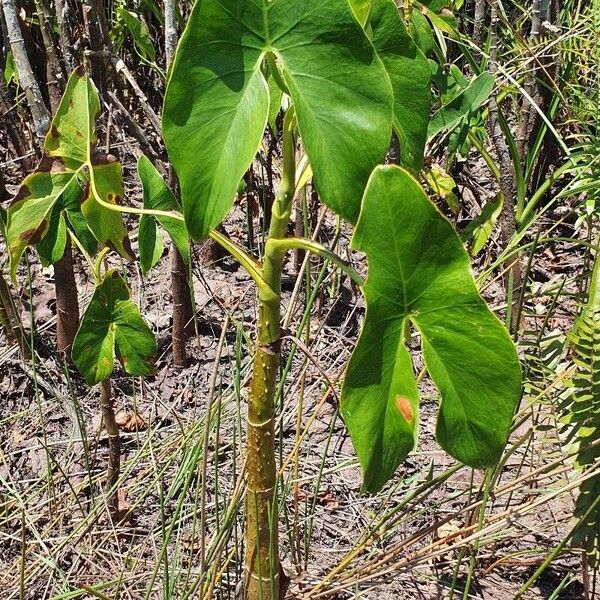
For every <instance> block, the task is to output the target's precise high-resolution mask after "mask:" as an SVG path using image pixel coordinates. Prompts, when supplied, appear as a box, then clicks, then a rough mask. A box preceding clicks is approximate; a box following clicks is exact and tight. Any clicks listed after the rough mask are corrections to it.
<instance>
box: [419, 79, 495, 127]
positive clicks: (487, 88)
mask: <svg viewBox="0 0 600 600" xmlns="http://www.w3.org/2000/svg"><path fill="white" fill-rule="evenodd" d="M494 83H495V79H494V76H493V75H492V74H491V73H488V72H487V71H485V72H483V73H481V75H478V76H477V77H475V79H473V81H471V83H470V84H469V87H467V89H466V90H464V91H463V92H461V93H460V94H458V96H456V97H455V98H454V99H453V100H451V101H450V102H448V104H446V105H444V106H442V107H441V108H439V109H438V110H437V111H436V112H435V113H434V115H433V117H431V121H430V122H429V127H428V129H427V137H428V138H431V137H433V136H434V135H436V134H437V133H439V132H440V131H444V130H446V129H450V128H451V127H453V126H454V125H456V123H458V122H459V121H460V120H461V119H462V118H463V117H466V116H467V115H468V114H469V113H470V112H471V111H473V110H475V109H477V108H479V107H480V106H481V105H482V104H483V103H484V102H485V101H486V100H487V99H488V98H489V97H490V94H491V93H492V90H493V89H494Z"/></svg>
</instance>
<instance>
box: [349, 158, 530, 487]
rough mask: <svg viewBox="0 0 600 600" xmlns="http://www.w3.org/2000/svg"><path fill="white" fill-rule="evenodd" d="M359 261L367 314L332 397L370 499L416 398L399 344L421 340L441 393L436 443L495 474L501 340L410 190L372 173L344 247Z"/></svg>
mask: <svg viewBox="0 0 600 600" xmlns="http://www.w3.org/2000/svg"><path fill="white" fill-rule="evenodd" d="M352 245H353V247H354V248H355V249H356V250H361V251H363V252H365V253H366V255H367V259H368V262H369V276H368V279H367V282H366V284H365V286H364V293H365V297H366V300H367V316H366V319H365V323H364V327H363V330H362V332H361V335H360V338H359V341H358V343H357V346H356V349H355V350H354V353H353V355H352V358H351V359H350V363H349V365H348V370H347V374H346V379H345V381H344V386H343V389H342V412H343V415H344V419H345V421H346V424H347V426H348V429H349V431H350V434H351V436H352V439H353V442H354V445H355V448H356V451H357V453H358V456H359V459H360V462H361V465H362V467H363V470H364V473H365V481H364V487H365V488H366V489H367V490H369V491H372V492H375V491H377V490H378V489H379V488H381V486H382V485H383V484H384V483H385V482H386V481H387V480H388V479H389V478H390V477H391V475H392V474H393V472H394V471H395V469H396V467H397V466H398V464H399V463H400V461H402V460H403V459H404V458H405V456H406V455H407V453H408V452H409V451H410V449H411V448H412V447H413V446H414V443H415V437H416V426H417V419H418V393H417V387H416V382H415V380H414V376H413V368H412V364H411V361H410V356H409V354H408V351H407V349H406V347H405V343H404V336H405V333H406V331H407V328H408V326H409V324H412V325H413V326H414V327H415V328H416V329H417V330H418V332H419V333H420V336H421V343H422V347H423V354H424V359H425V364H426V367H427V370H428V372H429V374H430V376H431V378H432V380H433V382H434V383H435V384H436V386H437V388H438V390H439V392H440V411H439V416H438V421H437V439H438V442H439V443H440V445H441V446H442V447H443V448H444V449H445V450H446V451H447V452H448V453H450V454H451V455H452V456H454V457H455V458H457V459H458V460H460V461H461V462H464V463H465V464H468V465H471V466H473V467H478V468H479V467H487V466H492V465H494V464H495V463H496V462H497V461H498V460H499V458H500V455H501V453H502V451H503V448H504V445H505V443H506V440H507V437H508V433H509V430H510V426H511V422H512V416H513V412H514V409H515V406H516V403H517V400H518V398H519V392H520V369H519V362H518V358H517V355H516V352H515V348H514V346H513V344H512V342H511V340H510V338H509V336H508V333H507V332H506V330H505V329H504V327H503V326H502V325H501V324H500V322H499V321H498V320H497V319H496V317H495V316H494V315H493V314H492V313H491V312H490V310H489V309H488V308H487V306H486V304H485V302H484V301H483V300H482V299H481V297H480V296H479V294H478V292H477V289H476V287H475V282H474V280H473V276H472V274H471V269H470V265H469V259H468V256H467V254H466V252H465V250H464V248H463V246H462V244H461V242H460V239H459V238H458V236H457V235H456V233H455V231H454V229H453V228H452V226H451V225H450V223H449V222H448V221H446V219H444V218H443V217H442V215H441V214H440V213H439V212H438V211H437V210H436V208H435V206H434V205H433V204H432V203H431V202H430V200H429V199H428V198H427V196H426V195H425V193H424V192H423V190H422V189H421V187H420V186H419V184H418V183H417V182H416V181H415V180H414V179H413V178H412V177H411V176H410V175H409V174H408V172H406V171H404V170H402V169H400V168H399V167H378V168H377V169H376V170H375V171H374V173H373V175H372V176H371V179H370V180H369V184H368V186H367V189H366V191H365V197H364V200H363V206H362V211H361V215H360V218H359V222H358V224H357V226H356V231H355V234H354V238H353V241H352Z"/></svg>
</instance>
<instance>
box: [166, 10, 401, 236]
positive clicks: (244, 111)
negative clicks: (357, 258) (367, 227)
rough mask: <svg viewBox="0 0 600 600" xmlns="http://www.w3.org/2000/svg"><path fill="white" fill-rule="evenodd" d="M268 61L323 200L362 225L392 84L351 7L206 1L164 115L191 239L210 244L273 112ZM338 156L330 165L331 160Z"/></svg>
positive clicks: (183, 48) (183, 50)
mask: <svg viewBox="0 0 600 600" xmlns="http://www.w3.org/2000/svg"><path fill="white" fill-rule="evenodd" d="M265 60H268V61H269V62H270V66H271V68H272V69H274V68H275V63H278V65H279V67H277V68H281V77H282V80H283V82H284V85H285V86H286V88H287V91H288V92H289V94H290V96H291V98H292V100H293V103H294V108H295V111H296V115H297V120H298V128H299V131H300V134H301V136H302V140H303V143H304V147H305V150H306V153H307V155H308V157H309V160H310V162H311V166H312V170H313V174H314V181H315V186H316V188H317V190H318V191H319V194H320V196H321V198H322V199H323V201H324V202H325V203H326V204H327V205H328V206H330V207H331V208H333V209H334V210H335V211H336V212H338V213H339V214H341V215H342V216H343V217H345V218H346V219H348V220H350V221H352V222H355V221H356V219H357V217H358V213H359V209H360V200H361V197H362V193H363V190H364V186H365V184H366V182H367V179H368V177H369V174H370V172H371V170H372V169H373V167H374V166H375V165H376V164H378V163H379V162H380V161H381V160H382V159H383V157H384V156H385V153H386V150H387V148H388V145H389V140H390V133H391V121H392V104H393V98H392V90H391V84H390V82H389V78H388V77H387V75H386V72H385V69H384V67H383V64H382V63H381V60H380V59H379V57H378V56H377V55H376V53H375V52H374V50H373V47H372V45H371V44H370V42H369V40H368V39H367V37H366V35H365V34H364V32H363V31H362V29H361V28H360V26H359V25H358V23H357V22H356V20H355V19H354V17H353V15H352V13H351V11H350V7H349V6H348V5H347V4H346V3H345V2H340V1H339V0H325V1H324V2H322V3H321V4H320V5H319V7H318V10H313V9H311V8H310V7H309V6H308V5H307V3H305V2H297V1H296V0H273V1H272V2H267V0H260V1H253V0H242V1H234V0H224V1H222V2H217V1H216V0H205V1H203V2H197V3H196V4H195V5H194V8H193V10H192V13H191V15H190V18H189V21H188V25H187V27H186V30H185V32H184V34H183V36H182V39H181V42H180V44H179V47H178V49H177V53H176V57H175V61H174V65H173V69H172V74H171V79H170V82H169V86H168V88H167V95H166V99H165V106H164V113H163V130H164V137H165V142H166V145H167V149H168V151H169V156H170V158H171V161H172V163H173V165H174V167H175V170H176V172H177V174H178V176H179V181H180V184H181V190H182V199H183V208H184V213H185V216H186V222H187V225H188V229H189V231H190V233H191V235H192V236H193V237H194V238H196V239H199V240H201V239H203V238H205V237H206V236H207V235H208V232H209V231H210V229H211V228H213V227H215V226H216V225H218V224H219V223H220V222H221V220H222V219H223V218H224V217H225V215H226V214H227V212H228V211H229V209H230V208H231V206H232V203H233V199H234V197H235V193H236V189H237V186H238V182H239V181H240V179H241V177H242V175H243V174H244V172H245V171H246V169H247V168H248V166H249V165H250V163H251V161H252V159H253V158H254V155H255V154H256V152H257V150H258V148H259V145H260V141H261V139H262V135H263V131H264V129H265V125H266V122H267V118H268V113H269V93H268V85H267V82H266V80H265V77H264V75H263V70H262V69H263V65H264V63H265ZM332 157H335V160H332Z"/></svg>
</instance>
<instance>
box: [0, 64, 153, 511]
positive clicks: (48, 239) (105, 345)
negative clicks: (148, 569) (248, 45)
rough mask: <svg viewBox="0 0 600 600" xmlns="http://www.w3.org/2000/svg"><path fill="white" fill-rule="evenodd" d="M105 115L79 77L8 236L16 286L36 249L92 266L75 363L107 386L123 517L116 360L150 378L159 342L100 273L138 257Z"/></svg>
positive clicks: (104, 402) (16, 206)
mask: <svg viewBox="0 0 600 600" xmlns="http://www.w3.org/2000/svg"><path fill="white" fill-rule="evenodd" d="M99 110H100V101H99V98H98V93H97V91H96V88H95V87H94V84H93V83H92V81H91V80H90V79H89V77H88V76H87V75H86V74H85V72H84V71H83V69H78V70H76V71H75V72H74V73H73V74H72V75H71V77H70V78H69V81H68V84H67V88H66V90H65V93H64V96H63V98H62V100H61V103H60V106H59V108H58V110H57V113H56V115H55V117H54V119H53V121H52V126H51V128H50V131H49V133H48V135H47V137H46V140H45V145H44V151H45V155H44V158H43V159H42V161H41V163H40V165H39V167H38V169H37V171H36V172H35V173H33V174H31V175H29V176H27V177H26V178H25V180H24V181H23V183H22V184H21V187H20V189H19V192H18V193H17V196H16V198H15V199H14V201H13V203H12V204H11V206H10V207H9V209H8V214H7V227H6V230H7V231H6V233H7V241H8V247H9V253H10V265H11V274H12V277H13V279H14V278H15V277H16V271H17V266H18V262H19V259H20V258H21V256H22V254H23V252H24V251H25V249H26V248H27V247H28V246H32V245H34V246H35V247H36V249H37V250H38V253H39V255H40V258H41V260H42V264H52V263H56V262H57V261H59V260H60V259H61V257H62V256H63V254H64V252H65V251H66V249H67V248H68V249H69V252H70V248H71V243H72V242H73V243H74V244H75V246H76V247H77V248H78V249H79V250H80V251H81V254H82V255H83V256H84V257H85V258H86V260H87V262H88V264H89V267H90V270H91V273H92V275H93V278H94V281H95V284H96V289H95V292H94V295H93V297H92V300H91V302H90V304H89V306H88V307H87V310H86V312H85V314H84V316H83V319H82V321H81V326H80V327H79V330H78V331H77V326H78V311H77V315H75V314H73V313H70V314H67V315H66V318H68V319H71V322H69V323H68V326H69V329H70V330H72V331H73V332H75V331H77V335H76V336H75V337H74V339H73V338H72V339H71V342H72V344H73V347H72V356H73V362H74V363H75V365H76V366H77V368H78V369H79V371H80V372H81V373H82V374H83V376H84V377H85V379H86V381H87V383H88V384H89V385H95V384H101V388H102V389H101V407H102V416H103V423H104V426H105V428H106V431H107V434H108V440H109V462H108V472H107V492H108V493H109V496H108V508H109V511H110V513H111V515H112V516H113V517H116V516H118V501H117V488H116V482H117V480H118V477H119V464H120V441H119V430H118V426H117V424H116V422H115V415H114V408H113V399H112V394H111V386H110V375H111V373H112V371H113V363H114V356H115V355H116V357H117V358H118V359H119V361H120V362H121V364H122V366H123V369H124V370H125V371H126V372H127V373H129V374H130V375H149V374H151V373H152V372H153V360H154V356H155V354H156V341H155V339H154V336H153V334H152V332H151V331H150V329H149V328H148V326H147V325H146V323H145V322H144V321H143V319H142V317H141V315H140V313H139V310H138V309H137V307H136V306H135V304H134V303H133V302H132V301H131V300H130V294H129V289H128V287H127V284H126V283H125V281H124V279H123V278H122V276H121V275H120V274H119V273H118V272H117V271H116V270H108V271H107V272H106V273H105V274H104V275H102V273H101V266H102V263H103V259H104V257H105V256H106V254H107V252H108V251H109V250H110V249H111V248H112V249H116V250H117V251H118V252H119V254H120V255H121V256H123V257H125V258H133V253H132V251H131V246H130V243H129V237H128V234H127V230H126V229H125V226H124V224H123V221H122V219H121V216H120V215H119V213H118V212H117V209H119V208H120V207H119V206H118V203H119V202H120V200H121V199H122V197H123V178H122V170H121V165H120V164H119V163H118V162H117V160H116V159H115V158H114V157H112V156H106V155H101V154H99V153H98V150H97V147H96V141H97V138H96V133H95V122H96V118H97V116H98V113H99ZM101 247H102V248H103V249H102V250H101V251H100V252H99V254H98V256H97V257H96V259H95V260H93V258H92V257H93V255H94V254H95V253H96V252H97V251H98V249H99V248H101ZM75 295H76V290H75ZM64 317H65V315H63V318H64ZM69 345H70V344H69Z"/></svg>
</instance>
